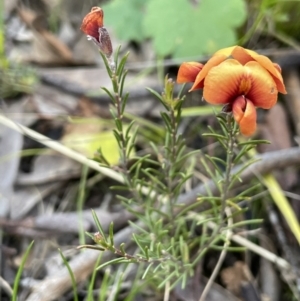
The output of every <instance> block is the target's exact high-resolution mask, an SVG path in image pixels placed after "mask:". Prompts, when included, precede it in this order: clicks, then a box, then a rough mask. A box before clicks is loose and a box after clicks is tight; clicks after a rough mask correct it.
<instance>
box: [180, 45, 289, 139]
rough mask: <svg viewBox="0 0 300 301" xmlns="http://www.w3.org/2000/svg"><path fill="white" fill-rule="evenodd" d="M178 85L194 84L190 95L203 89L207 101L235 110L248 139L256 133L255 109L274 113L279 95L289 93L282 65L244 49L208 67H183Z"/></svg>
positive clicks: (225, 53)
mask: <svg viewBox="0 0 300 301" xmlns="http://www.w3.org/2000/svg"><path fill="white" fill-rule="evenodd" d="M177 82H178V83H186V82H193V83H194V84H193V86H192V88H191V89H190V91H193V90H197V89H202V88H203V98H204V99H205V101H207V102H208V103H210V104H223V105H227V107H229V108H231V109H232V113H233V117H234V119H235V120H236V122H237V123H238V124H239V126H240V130H241V133H242V134H243V135H245V136H250V135H252V134H253V133H254V132H255V130H256V109H255V108H256V107H257V108H263V109H270V108H271V107H273V106H274V105H275V104H276V102H277V96H278V92H280V93H283V94H286V93H287V92H286V90H285V86H284V82H283V79H282V76H281V69H280V67H279V65H277V64H274V63H272V61H271V60H270V59H269V58H267V57H266V56H263V55H259V54H258V53H256V52H254V51H252V50H248V49H245V48H242V47H240V46H233V47H229V48H225V49H221V50H219V51H218V52H216V53H215V54H214V55H213V56H212V58H211V59H210V60H208V62H207V63H206V64H205V65H202V64H200V63H197V62H188V63H183V64H182V65H181V66H180V68H179V71H178V75H177Z"/></svg>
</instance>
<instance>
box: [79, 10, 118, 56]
mask: <svg viewBox="0 0 300 301" xmlns="http://www.w3.org/2000/svg"><path fill="white" fill-rule="evenodd" d="M103 17H104V13H103V10H102V8H101V7H97V6H95V7H93V8H92V9H91V11H90V12H89V13H88V14H87V15H86V16H85V17H84V19H83V21H82V24H81V27H80V29H81V30H82V31H83V32H84V33H85V34H86V35H87V36H88V39H90V40H92V41H93V42H94V43H95V44H96V45H97V46H98V47H99V49H100V50H101V51H102V52H103V53H104V54H105V55H106V57H107V58H110V57H111V55H112V52H113V49H112V45H111V40H110V36H109V34H108V31H107V29H106V28H105V27H104V26H103Z"/></svg>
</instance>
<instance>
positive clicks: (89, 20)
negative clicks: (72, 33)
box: [80, 6, 103, 42]
mask: <svg viewBox="0 0 300 301" xmlns="http://www.w3.org/2000/svg"><path fill="white" fill-rule="evenodd" d="M101 27H103V10H102V9H101V7H97V6H94V7H93V8H92V9H91V11H90V12H89V13H88V14H87V15H86V16H85V17H84V18H83V21H82V24H81V27H80V29H81V30H82V31H83V32H84V33H85V34H86V35H89V36H91V37H93V38H95V39H96V40H97V41H98V42H99V28H101Z"/></svg>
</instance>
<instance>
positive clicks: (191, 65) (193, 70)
mask: <svg viewBox="0 0 300 301" xmlns="http://www.w3.org/2000/svg"><path fill="white" fill-rule="evenodd" d="M202 68H203V64H201V63H197V62H186V63H182V64H181V65H180V67H179V70H178V74H177V83H179V84H182V83H187V82H194V81H195V79H196V77H197V75H198V73H199V72H200V71H201V70H202Z"/></svg>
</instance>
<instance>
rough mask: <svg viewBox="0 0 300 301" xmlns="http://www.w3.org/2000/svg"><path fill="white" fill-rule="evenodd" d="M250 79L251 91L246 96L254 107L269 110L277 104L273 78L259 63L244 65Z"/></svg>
mask: <svg viewBox="0 0 300 301" xmlns="http://www.w3.org/2000/svg"><path fill="white" fill-rule="evenodd" d="M245 69H246V70H247V72H248V74H249V77H250V79H251V89H250V90H249V92H248V93H247V94H246V96H247V98H248V99H250V100H251V101H252V102H253V104H254V105H255V106H256V107H260V108H263V109H270V108H271V107H273V106H274V105H275V103H276V102H277V96H278V90H277V86H276V83H275V81H274V78H273V77H272V76H271V74H270V73H269V72H268V71H267V70H266V69H265V68H263V67H262V66H261V65H260V64H259V63H257V62H254V61H251V62H248V63H247V64H246V65H245Z"/></svg>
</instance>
